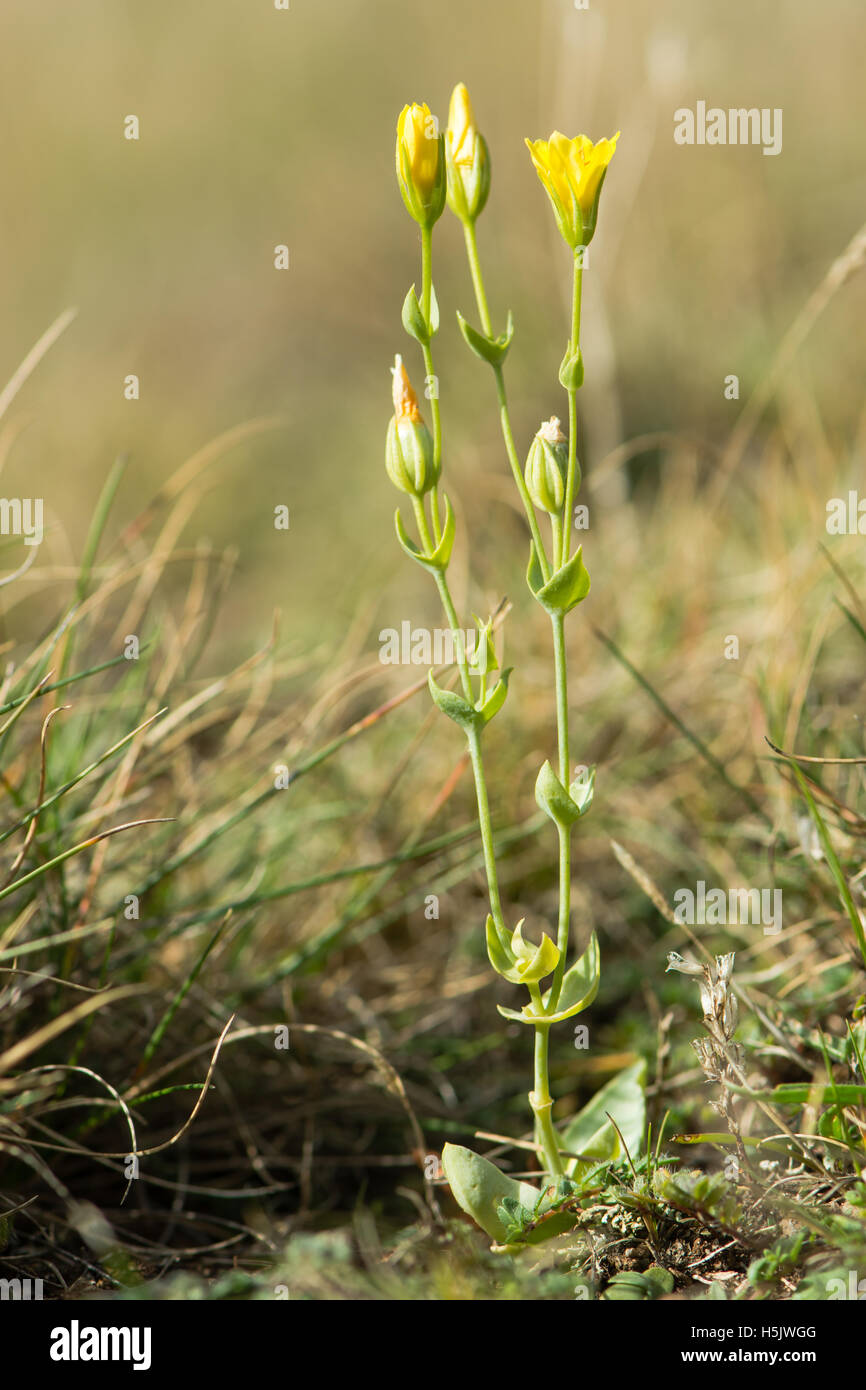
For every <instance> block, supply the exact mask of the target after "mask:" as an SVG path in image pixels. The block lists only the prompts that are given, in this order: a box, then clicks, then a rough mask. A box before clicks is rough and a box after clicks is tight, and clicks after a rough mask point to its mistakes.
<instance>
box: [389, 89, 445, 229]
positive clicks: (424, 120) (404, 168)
mask: <svg viewBox="0 0 866 1390" xmlns="http://www.w3.org/2000/svg"><path fill="white" fill-rule="evenodd" d="M444 144H445V141H444V137H443V136H441V135H440V134H439V127H438V125H437V122H436V117H435V116H433V115H432V114H431V111H430V107H429V106H428V105H427V103H426V102H423V103H418V102H413V103H412V105H411V106H404V107H403V110H402V111H401V112H400V116H399V118H398V120H397V182H398V183H399V185H400V192H401V193H402V195H403V202H404V203H405V204H406V208H407V210H408V212H409V214H410V216H412V217H414V219H415V221H416V222H418V223H420V224H421V225H422V226H428V227H432V225H433V223H434V222H435V221H436V220H437V218H439V217H440V216H441V214H442V209H443V207H444V206H445V186H446V175H445V157H444V154H445V152H444Z"/></svg>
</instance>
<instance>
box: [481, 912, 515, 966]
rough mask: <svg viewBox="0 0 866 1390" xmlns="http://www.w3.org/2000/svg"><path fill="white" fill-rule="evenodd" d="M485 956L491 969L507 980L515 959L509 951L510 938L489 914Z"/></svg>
mask: <svg viewBox="0 0 866 1390" xmlns="http://www.w3.org/2000/svg"><path fill="white" fill-rule="evenodd" d="M486 931H487V955H488V958H489V960H490V964H491V965H492V966H493V969H494V970H495V971H496V972H497V974H499V975H504V976H505V978H506V980H507V979H509V978H510V977H509V971H511V970H513V969H514V966H515V959H514V954H513V952H512V950H511V938H510V936H509V935H508V932H507V931H505V930H504V929H500V928H499V927H498V926H497V925H496V923H495V922H494V920H493V918H492V917H491V915H490V913H488V914H487V929H486Z"/></svg>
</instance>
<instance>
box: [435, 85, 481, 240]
mask: <svg viewBox="0 0 866 1390" xmlns="http://www.w3.org/2000/svg"><path fill="white" fill-rule="evenodd" d="M445 160H446V165H447V169H448V205H449V207H450V208H451V210H452V212H454V213H455V214H456V216H457V217H459V218H460V220H461V222H474V221H475V219H476V217H477V216H478V215H479V213H480V212H481V211H482V209H483V208H484V204H485V203H486V202H487V195H488V193H489V192H490V154H489V152H488V149H487V142H486V141H485V139H484V136H483V135H481V134H480V133H479V131H478V127H477V126H476V124H475V115H474V112H473V110H472V103H471V101H470V100H469V93H468V92H467V90H466V87H465V86H464V84H463V83H462V82H459V83H458V84H457V86H456V87H455V88H454V91H453V92H452V93H451V105H450V107H449V108H448V129H447V131H446V132H445Z"/></svg>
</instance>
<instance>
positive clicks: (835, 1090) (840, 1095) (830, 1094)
mask: <svg viewBox="0 0 866 1390" xmlns="http://www.w3.org/2000/svg"><path fill="white" fill-rule="evenodd" d="M729 1089H730V1090H731V1091H733V1092H734V1094H735V1095H738V1096H750V1097H751V1098H752V1100H768V1101H772V1103H773V1104H774V1105H810V1104H811V1105H834V1104H835V1105H864V1104H866V1086H853V1085H841V1084H836V1085H833V1086H821V1085H820V1084H818V1085H814V1084H812V1085H810V1084H809V1083H808V1082H805V1083H804V1082H799V1081H790V1082H785V1083H784V1084H783V1085H781V1086H776V1088H775V1089H774V1090H772V1091H750V1090H749V1088H748V1087H747V1086H731V1087H730V1088H729Z"/></svg>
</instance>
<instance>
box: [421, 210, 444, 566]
mask: <svg viewBox="0 0 866 1390" xmlns="http://www.w3.org/2000/svg"><path fill="white" fill-rule="evenodd" d="M432 299H433V228H432V227H423V226H422V228H421V313H422V314H423V315H424V322H425V323H426V324H427V327H428V329H429V328H430V326H431V325H430V305H431V303H432ZM421 350H422V352H423V354H424V386H425V394H426V392H428V391H429V392H430V395H429V396H428V399H429V401H430V414H431V416H432V417H433V458H434V460H435V464H436V470H437V473H438V471H439V469H440V468H441V466H442V417H441V415H440V412H439V383H438V382H437V380H436V373H435V372H434V370H433V351H432V349H431V347H430V344H429V342H427V343H422V344H421ZM430 514H431V516H432V517H433V533H434V535H435V536H436V544H437V545H438V544H439V542H440V541H441V539H442V529H441V526H440V524H439V489H438V487H434V489H433V496H432V498H431V502H430Z"/></svg>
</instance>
